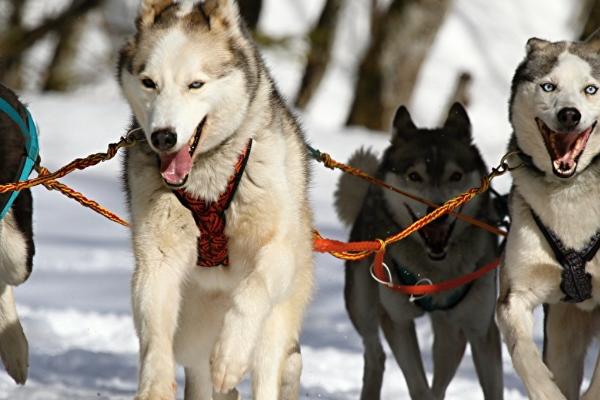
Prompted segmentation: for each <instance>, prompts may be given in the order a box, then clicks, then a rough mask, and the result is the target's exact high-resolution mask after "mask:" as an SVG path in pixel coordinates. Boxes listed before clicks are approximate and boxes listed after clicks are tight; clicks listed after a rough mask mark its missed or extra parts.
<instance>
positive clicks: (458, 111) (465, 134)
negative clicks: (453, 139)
mask: <svg viewBox="0 0 600 400" xmlns="http://www.w3.org/2000/svg"><path fill="white" fill-rule="evenodd" d="M444 128H446V129H450V130H452V131H453V133H454V134H455V135H458V136H460V138H461V139H463V140H465V141H467V142H469V143H471V141H472V139H473V138H472V134H471V120H470V119H469V114H467V110H465V108H464V107H463V105H462V104H460V103H454V104H453V105H452V107H451V108H450V111H449V112H448V118H447V119H446V123H445V124H444Z"/></svg>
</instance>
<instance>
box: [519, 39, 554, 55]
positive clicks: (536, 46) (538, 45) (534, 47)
mask: <svg viewBox="0 0 600 400" xmlns="http://www.w3.org/2000/svg"><path fill="white" fill-rule="evenodd" d="M550 44H552V42H549V41H547V40H544V39H539V38H536V37H534V38H531V39H529V40H528V41H527V46H526V47H525V49H526V50H527V54H531V53H533V52H536V51H542V50H544V49H545V48H547V47H548V46H549V45H550Z"/></svg>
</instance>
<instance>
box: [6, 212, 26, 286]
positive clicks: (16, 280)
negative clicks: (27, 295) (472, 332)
mask: <svg viewBox="0 0 600 400" xmlns="http://www.w3.org/2000/svg"><path fill="white" fill-rule="evenodd" d="M29 246H30V244H28V242H27V240H26V239H25V236H24V234H23V232H21V230H20V229H19V226H18V224H17V221H16V219H15V215H14V212H13V211H12V210H11V211H9V212H8V214H6V217H5V218H4V219H3V220H2V221H0V281H1V282H3V283H5V284H7V285H10V286H18V285H20V284H21V283H23V282H25V281H26V280H27V278H28V277H29V274H30V273H31V267H32V265H31V256H30V252H31V251H32V249H30V248H29Z"/></svg>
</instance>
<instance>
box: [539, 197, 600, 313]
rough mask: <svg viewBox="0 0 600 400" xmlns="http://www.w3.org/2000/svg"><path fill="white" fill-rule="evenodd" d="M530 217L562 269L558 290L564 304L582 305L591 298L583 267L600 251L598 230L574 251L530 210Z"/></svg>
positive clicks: (599, 232)
mask: <svg viewBox="0 0 600 400" xmlns="http://www.w3.org/2000/svg"><path fill="white" fill-rule="evenodd" d="M531 215H533V219H534V221H535V223H536V224H537V226H538V228H539V229H540V231H541V232H542V234H543V235H544V237H545V238H546V241H547V242H548V244H549V245H550V247H551V248H552V251H553V252H554V257H555V258H556V261H558V263H559V264H560V265H561V267H562V268H563V271H562V280H561V284H560V290H561V291H562V292H563V293H564V294H565V298H564V299H563V300H562V301H564V302H565V303H582V302H584V301H586V300H588V299H590V298H592V276H591V275H590V274H589V273H588V272H586V270H585V266H586V265H587V263H588V262H590V261H591V260H592V259H593V258H594V256H595V255H596V253H598V250H599V249H600V230H599V231H598V232H596V234H595V235H594V236H592V238H591V239H590V240H589V242H588V244H587V245H586V246H585V247H584V248H583V250H579V251H577V250H574V249H571V248H568V247H567V246H565V245H564V243H563V242H562V240H561V239H560V238H559V237H558V235H557V234H556V233H555V232H553V231H552V230H551V229H549V228H548V227H546V225H544V223H543V222H542V220H541V219H540V217H539V216H538V215H537V214H536V213H535V212H534V211H533V209H532V210H531Z"/></svg>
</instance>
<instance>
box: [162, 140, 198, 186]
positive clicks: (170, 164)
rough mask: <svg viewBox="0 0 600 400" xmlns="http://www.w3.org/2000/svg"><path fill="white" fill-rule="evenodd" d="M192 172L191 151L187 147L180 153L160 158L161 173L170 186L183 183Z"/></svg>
mask: <svg viewBox="0 0 600 400" xmlns="http://www.w3.org/2000/svg"><path fill="white" fill-rule="evenodd" d="M191 170H192V156H190V150H189V148H188V147H187V146H185V147H184V148H183V149H181V150H180V151H179V152H178V153H174V154H168V155H165V156H161V158H160V173H161V175H162V177H163V179H164V180H165V181H166V182H167V183H169V184H172V185H177V184H180V183H182V182H183V180H184V179H185V178H186V177H187V176H188V175H189V173H190V171H191Z"/></svg>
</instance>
